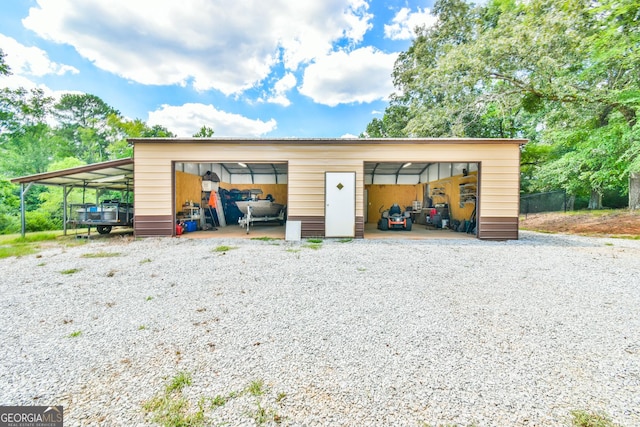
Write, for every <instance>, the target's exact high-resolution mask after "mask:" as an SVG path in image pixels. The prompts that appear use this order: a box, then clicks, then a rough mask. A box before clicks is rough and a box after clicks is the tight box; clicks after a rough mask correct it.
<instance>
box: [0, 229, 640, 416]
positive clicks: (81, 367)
mask: <svg viewBox="0 0 640 427" xmlns="http://www.w3.org/2000/svg"><path fill="white" fill-rule="evenodd" d="M221 245H227V246H229V247H230V248H229V249H228V250H225V251H221V252H217V251H216V250H215V249H216V248H218V247H219V246H221ZM309 246H312V245H310V244H309V242H307V241H304V240H303V241H302V242H295V243H289V242H283V241H275V242H273V241H271V242H269V241H258V240H241V239H238V240H231V239H229V240H220V239H202V240H201V239H171V238H166V239H142V240H133V239H127V238H116V239H109V240H96V241H89V242H84V241H83V242H82V243H81V244H79V245H77V246H70V247H50V248H47V249H45V250H43V251H41V252H40V253H39V254H38V255H29V256H24V257H21V258H18V259H16V258H7V259H2V260H0V269H1V271H2V278H1V279H0V280H1V283H0V295H2V297H1V298H0V343H2V344H1V345H0V378H2V380H1V381H0V404H2V405H51V404H55V405H63V406H64V411H65V414H64V415H65V425H66V426H81V425H82V426H84V425H87V426H88V425H96V426H97V425H109V426H135V425H153V423H152V422H151V419H152V417H153V414H151V413H145V410H144V409H143V405H144V403H145V402H149V401H150V400H151V399H152V398H153V397H154V396H162V394H163V393H165V391H164V390H165V387H166V385H167V384H168V383H169V382H170V381H171V379H173V378H174V377H175V376H176V375H177V374H179V373H181V372H185V373H189V374H190V375H191V379H192V381H191V385H190V386H187V387H185V388H184V389H183V390H182V392H181V395H182V397H184V398H186V399H187V400H188V402H190V404H191V411H197V409H198V402H199V401H200V402H202V403H203V404H204V406H203V408H204V415H205V417H206V421H207V425H234V426H235V425H249V426H250V425H256V424H261V423H263V424H264V425H273V424H276V423H280V424H281V425H292V426H316V425H318V426H320V425H322V426H343V425H345V426H346V425H348V426H366V425H370V426H381V425H406V426H423V425H434V426H435V425H457V426H461V427H462V426H464V427H466V426H471V425H473V426H568V425H570V420H571V415H570V413H571V411H572V410H588V411H596V412H604V413H606V414H608V416H609V417H610V418H611V419H612V420H613V421H615V422H617V423H619V424H621V425H623V426H627V427H632V426H638V425H640V310H639V307H640V241H629V240H612V239H597V238H584V237H571V236H562V235H554V236H551V235H542V234H536V233H530V232H521V239H520V240H519V241H509V242H482V241H478V240H454V239H452V240H431V241H429V240H424V241H403V240H381V241H364V240H357V241H351V242H341V241H338V240H332V239H328V240H325V241H324V242H323V243H322V244H321V245H318V246H320V247H318V248H312V247H309ZM105 252H109V253H114V254H116V255H117V256H113V257H87V255H101V254H104V253H105ZM118 254H119V255H118ZM69 269H77V270H78V271H77V272H75V273H72V274H64V272H65V270H69ZM67 273H69V272H68V271H67ZM78 332H79V334H78ZM260 384H262V387H261V388H260V387H258V388H260V391H261V392H262V394H259V393H253V394H252V393H251V392H250V391H249V390H250V389H251V386H254V388H255V386H257V385H260ZM173 396H174V397H176V396H179V394H178V393H174V395H173ZM216 396H218V397H223V398H224V400H221V399H220V398H219V399H218V400H217V401H215V400H214V398H215V397H216ZM213 402H217V403H218V404H219V406H215V405H213V404H212V403H213Z"/></svg>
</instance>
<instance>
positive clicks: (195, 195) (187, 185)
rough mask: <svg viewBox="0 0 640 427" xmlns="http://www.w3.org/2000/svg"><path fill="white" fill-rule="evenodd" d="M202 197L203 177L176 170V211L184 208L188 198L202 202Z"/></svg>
mask: <svg viewBox="0 0 640 427" xmlns="http://www.w3.org/2000/svg"><path fill="white" fill-rule="evenodd" d="M201 198H202V177H200V176H198V175H193V174H190V173H184V172H180V171H176V212H180V211H181V210H182V206H183V205H184V204H185V202H186V201H187V200H189V201H192V202H195V203H200V199H201Z"/></svg>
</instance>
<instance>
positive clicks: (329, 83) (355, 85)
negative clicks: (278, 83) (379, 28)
mask: <svg viewBox="0 0 640 427" xmlns="http://www.w3.org/2000/svg"><path fill="white" fill-rule="evenodd" d="M397 56H398V55H397V54H396V53H393V54H388V53H384V52H381V51H379V50H376V49H374V48H372V47H364V48H360V49H356V50H354V51H352V52H348V53H347V52H342V51H341V52H334V53H332V54H330V55H327V56H324V57H322V58H318V59H317V61H316V62H315V63H314V64H311V65H309V66H308V67H307V68H306V69H305V71H304V77H303V83H302V86H301V87H300V88H299V91H300V93H302V94H303V95H306V96H308V97H310V98H312V99H313V100H314V101H315V102H317V103H320V104H325V105H329V106H331V107H333V106H336V105H338V104H349V103H354V102H358V103H363V102H373V101H377V100H382V99H386V98H387V97H388V96H389V94H390V93H392V92H393V90H394V88H393V82H392V79H391V72H392V70H393V64H394V62H395V60H396V58H397Z"/></svg>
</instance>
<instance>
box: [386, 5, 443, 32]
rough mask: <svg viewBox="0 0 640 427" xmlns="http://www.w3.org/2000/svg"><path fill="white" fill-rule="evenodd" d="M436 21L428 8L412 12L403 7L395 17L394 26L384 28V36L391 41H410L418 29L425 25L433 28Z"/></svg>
mask: <svg viewBox="0 0 640 427" xmlns="http://www.w3.org/2000/svg"><path fill="white" fill-rule="evenodd" d="M436 21H437V18H436V17H435V16H434V15H432V14H431V11H430V10H429V9H428V8H427V9H424V10H422V9H420V8H418V11H417V12H411V10H409V9H408V8H406V7H403V8H402V9H400V11H399V12H398V13H396V16H394V17H393V20H392V21H391V22H392V24H391V25H385V26H384V35H385V37H387V38H389V39H391V40H410V39H412V38H413V37H414V36H415V33H414V30H415V28H416V27H420V26H423V25H426V26H427V27H431V26H433V24H435V23H436Z"/></svg>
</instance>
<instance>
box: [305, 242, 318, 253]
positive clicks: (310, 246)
mask: <svg viewBox="0 0 640 427" xmlns="http://www.w3.org/2000/svg"><path fill="white" fill-rule="evenodd" d="M321 247H322V243H307V244H306V245H303V248H307V249H313V250H314V251H317V250H318V249H320V248H321Z"/></svg>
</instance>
